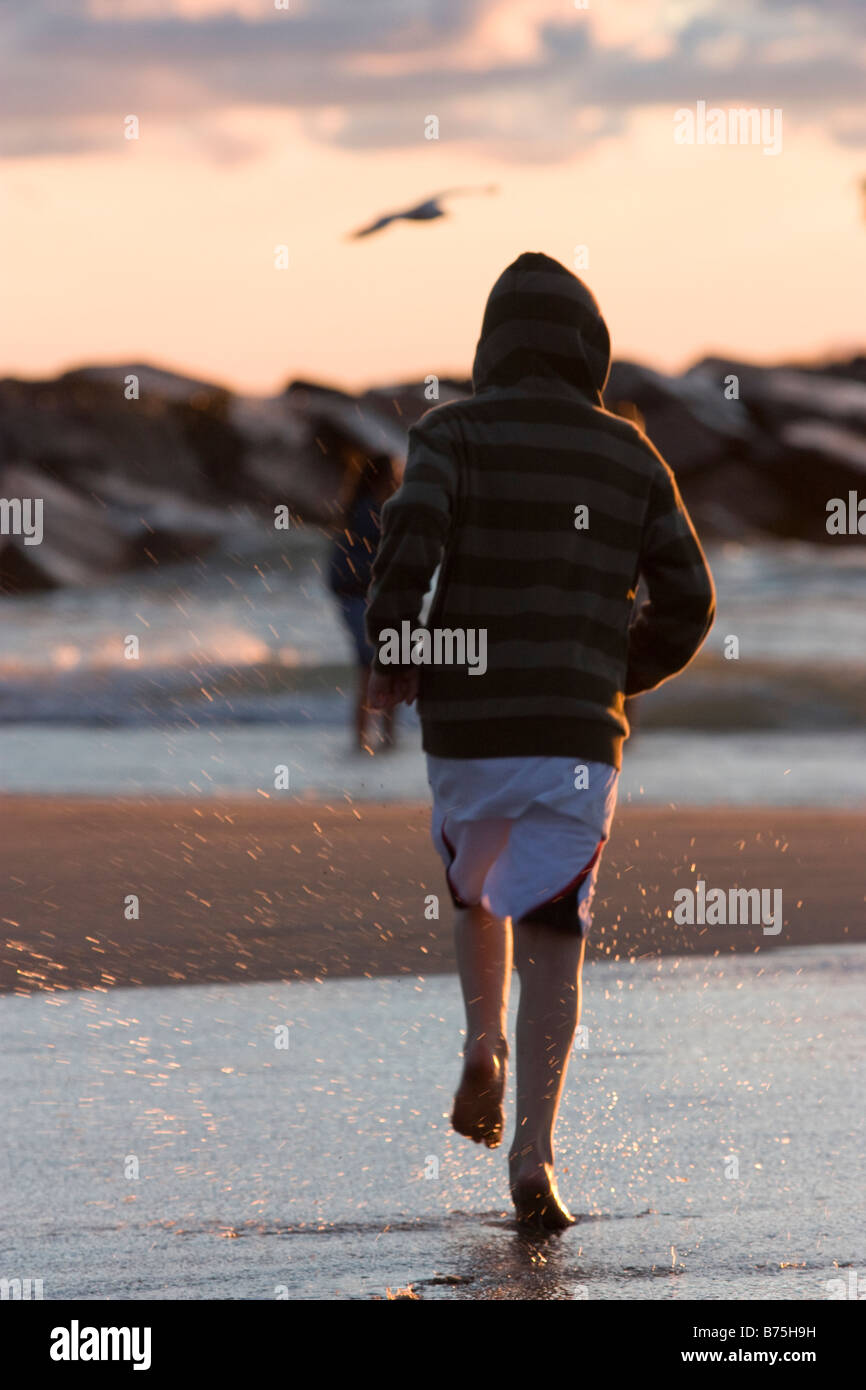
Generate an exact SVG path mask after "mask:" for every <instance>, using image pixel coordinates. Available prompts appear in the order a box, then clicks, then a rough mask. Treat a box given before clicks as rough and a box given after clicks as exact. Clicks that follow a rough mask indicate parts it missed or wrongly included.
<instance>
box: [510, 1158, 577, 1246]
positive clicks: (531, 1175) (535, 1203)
mask: <svg viewBox="0 0 866 1390" xmlns="http://www.w3.org/2000/svg"><path fill="white" fill-rule="evenodd" d="M508 1167H509V1175H510V1180H511V1200H512V1202H513V1203H514V1210H515V1214H516V1216H517V1220H518V1221H519V1222H520V1224H521V1225H525V1226H531V1227H533V1229H535V1230H537V1231H539V1232H542V1233H544V1234H546V1233H548V1232H553V1231H565V1230H567V1229H568V1227H569V1226H574V1225H575V1218H574V1217H573V1216H572V1214H571V1212H570V1211H569V1210H568V1207H567V1206H566V1205H565V1203H564V1202H563V1200H562V1198H561V1197H560V1195H559V1190H558V1188H557V1186H556V1179H555V1178H554V1176H553V1164H552V1163H543V1162H541V1161H540V1160H539V1158H538V1156H537V1155H536V1154H535V1152H534V1151H532V1150H530V1151H528V1152H525V1153H517V1154H512V1155H511V1157H510V1158H509V1160H508Z"/></svg>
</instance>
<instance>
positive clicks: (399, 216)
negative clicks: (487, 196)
mask: <svg viewBox="0 0 866 1390" xmlns="http://www.w3.org/2000/svg"><path fill="white" fill-rule="evenodd" d="M498 191H499V190H498V188H497V186H496V184H489V185H488V186H487V187H485V188H446V190H445V192H444V193H437V194H436V195H435V196H434V197H433V198H428V199H427V200H426V202H423V203H418V204H416V206H415V207H413V208H406V210H405V211H404V212H389V213H386V214H385V216H384V217H379V218H377V219H376V221H375V222H371V223H370V225H369V227H361V228H359V230H358V231H357V232H350V233H349V240H350V241H357V240H358V238H359V237H364V236H372V235H373V233H374V232H381V230H382V228H383V227H387V226H388V224H389V223H390V222H400V221H404V222H432V221H434V219H435V218H437V217H447V216H448V214H447V212H446V211H445V209H444V208H443V207H442V206H441V204H442V199H443V198H452V197H454V195H455V194H456V193H497V192H498Z"/></svg>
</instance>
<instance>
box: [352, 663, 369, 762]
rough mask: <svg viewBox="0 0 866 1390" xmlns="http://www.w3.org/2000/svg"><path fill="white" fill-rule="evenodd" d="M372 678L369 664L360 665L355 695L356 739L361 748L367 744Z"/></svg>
mask: <svg viewBox="0 0 866 1390" xmlns="http://www.w3.org/2000/svg"><path fill="white" fill-rule="evenodd" d="M369 680H370V668H369V666H359V667H358V689H357V693H356V696H355V739H356V742H357V744H358V747H359V748H365V747H366V746H367V716H368V714H369V709H368V707H367V686H368V683H369Z"/></svg>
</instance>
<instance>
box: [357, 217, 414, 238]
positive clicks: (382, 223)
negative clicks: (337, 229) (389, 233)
mask: <svg viewBox="0 0 866 1390" xmlns="http://www.w3.org/2000/svg"><path fill="white" fill-rule="evenodd" d="M402 216H403V213H402V212H387V213H386V214H385V216H384V217H379V218H377V220H376V221H375V222H371V223H370V225H369V226H368V227H359V228H358V230H357V232H350V233H349V236H350V237H351V238H352V240H353V241H357V239H358V237H362V236H372V235H373V233H374V232H380V231H381V230H382V228H383V227H387V226H388V223H389V222H395V221H396V220H397V218H398V217H402Z"/></svg>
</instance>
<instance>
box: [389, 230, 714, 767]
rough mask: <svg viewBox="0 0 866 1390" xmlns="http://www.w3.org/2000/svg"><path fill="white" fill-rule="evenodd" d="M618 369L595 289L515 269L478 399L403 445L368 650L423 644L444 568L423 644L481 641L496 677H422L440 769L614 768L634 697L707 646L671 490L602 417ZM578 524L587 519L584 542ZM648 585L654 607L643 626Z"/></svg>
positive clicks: (486, 339)
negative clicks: (396, 643) (392, 633)
mask: <svg viewBox="0 0 866 1390" xmlns="http://www.w3.org/2000/svg"><path fill="white" fill-rule="evenodd" d="M609 363H610V340H609V336H608V332H607V327H606V325H605V324H604V320H603V319H602V317H601V314H600V312H599V310H598V306H597V305H596V303H595V300H594V299H593V297H592V295H591V293H590V291H589V290H588V289H587V287H586V286H585V285H583V284H582V282H581V281H579V280H578V279H577V277H576V276H573V275H571V273H570V272H569V271H567V270H565V268H564V267H562V266H558V265H557V263H556V262H555V261H551V260H550V259H549V258H547V257H544V256H540V255H536V254H534V253H533V254H529V255H527V256H523V257H520V258H519V259H518V261H517V262H515V263H514V265H513V266H511V267H509V268H508V270H507V271H506V272H504V274H503V276H501V277H500V280H499V281H497V284H496V285H495V286H494V288H493V290H492V291H491V295H490V298H489V300H488V305H487V309H486V311H485V317H484V323H483V325H482V333H481V339H480V340H479V346H478V351H477V353H476V360H475V367H474V369H473V381H474V385H475V394H474V396H473V397H472V398H471V399H470V400H468V401H460V402H452V403H449V404H447V405H444V406H439V407H436V408H434V409H433V410H431V411H429V412H428V413H427V414H426V415H425V416H424V417H423V418H422V419H421V420H420V421H419V422H418V424H416V425H415V426H413V428H412V429H411V430H410V432H409V454H408V461H407V466H406V472H405V477H404V481H403V485H402V487H401V489H400V490H399V492H398V493H397V494H395V496H394V497H392V498H391V499H390V500H389V502H387V503H386V505H385V507H384V508H383V513H382V540H381V543H380V546H379V551H378V554H377V557H376V561H375V564H374V566H373V583H372V586H371V592H370V602H369V608H368V615H367V618H368V634H369V636H370V640H371V641H372V642H373V644H374V646H375V645H377V642H378V635H379V634H380V633H381V632H383V631H384V630H386V629H395V628H396V629H397V630H398V631H400V630H401V624H402V623H403V622H409V623H410V624H411V626H412V628H416V627H417V626H418V615H419V612H420V609H421V603H422V600H423V597H424V594H425V592H426V591H427V588H428V587H429V583H430V579H431V577H432V575H433V572H434V570H435V569H436V567H437V565H439V564H440V562H441V569H440V575H439V583H438V585H437V591H436V595H435V598H434V601H433V605H432V609H431V612H430V615H429V618H428V624H427V625H428V626H429V627H434V628H449V629H454V628H458V629H461V630H463V631H465V630H467V629H470V628H471V629H474V630H476V632H477V631H478V630H483V632H484V633H485V636H486V656H485V660H486V670H485V671H484V672H483V673H480V672H479V673H476V674H470V673H469V671H468V670H467V669H466V668H458V667H456V666H445V665H442V666H428V667H424V668H423V670H422V672H421V682H420V695H419V711H420V714H421V720H422V727H423V732H424V747H425V749H427V751H428V752H431V753H435V754H436V755H437V756H443V757H448V756H450V757H466V758H470V757H495V756H507V755H513V754H517V755H521V756H523V755H526V756H530V755H533V754H538V755H548V756H549V755H554V754H563V755H566V756H572V755H574V756H575V757H580V756H583V757H587V758H593V759H596V760H598V761H603V762H608V763H611V764H612V765H614V766H619V765H620V758H621V746H622V742H623V739H624V738H625V737H626V736H627V734H628V724H627V721H626V718H625V714H624V701H625V697H626V695H632V694H637V693H639V692H640V691H642V690H648V689H652V688H653V687H654V686H656V685H658V684H660V683H661V682H662V681H663V680H666V679H668V678H669V677H670V676H671V675H673V674H675V673H676V672H677V671H679V670H680V669H682V667H683V666H684V665H685V664H686V663H687V662H688V661H689V660H690V659H691V657H692V656H693V655H694V653H695V652H696V650H697V649H698V647H699V646H700V644H701V642H702V640H703V638H704V636H705V635H706V632H707V631H708V629H709V626H710V623H711V621H712V617H713V613H714V593H713V585H712V580H711V578H710V574H709V570H708V568H707V564H706V560H705V558H704V555H703V552H702V550H701V547H700V544H699V542H698V539H697V536H696V535H695V531H694V527H693V526H692V524H691V521H690V519H689V517H688V513H687V512H686V509H685V507H684V505H683V502H682V498H681V497H680V494H679V490H678V488H677V485H676V481H675V479H674V476H673V474H672V472H671V470H670V468H669V467H668V465H667V464H666V463H665V462H664V460H663V459H662V458H661V456H660V455H659V454H658V452H657V451H656V450H655V449H654V447H653V446H652V444H651V443H650V442H649V440H647V439H646V438H645V436H644V435H643V434H642V433H641V432H640V431H639V430H638V429H637V428H636V427H635V426H634V425H632V424H631V423H629V422H627V421H624V420H621V419H620V418H619V417H617V416H614V415H611V414H609V413H608V412H607V411H606V410H605V409H604V407H603V405H602V404H601V400H602V397H601V391H602V388H603V385H604V382H605V381H606V378H607V372H608V368H609ZM576 507H585V508H587V509H588V514H587V515H586V516H585V517H584V516H582V517H581V519H582V520H585V521H586V525H585V526H581V527H579V528H576V527H575V508H576ZM639 575H642V576H643V578H644V580H645V582H646V586H647V588H648V590H649V598H648V600H647V601H646V602H645V603H643V604H642V606H641V608H640V610H639V611H635V604H634V599H635V590H636V587H637V583H638V577H639ZM470 650H471V652H472V653H473V656H475V657H476V658H477V656H478V654H479V651H480V648H479V646H478V644H477V642H475V643H473V644H472V645H471V647H470Z"/></svg>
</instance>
